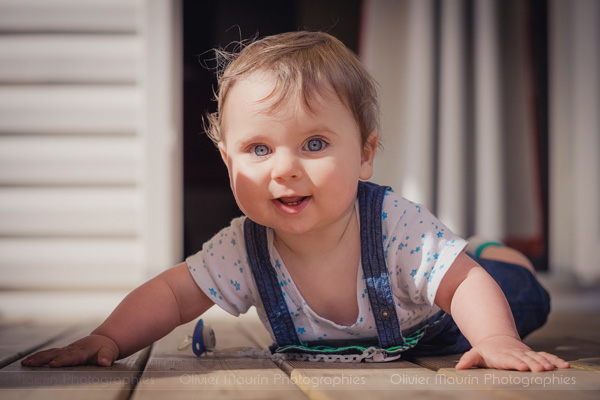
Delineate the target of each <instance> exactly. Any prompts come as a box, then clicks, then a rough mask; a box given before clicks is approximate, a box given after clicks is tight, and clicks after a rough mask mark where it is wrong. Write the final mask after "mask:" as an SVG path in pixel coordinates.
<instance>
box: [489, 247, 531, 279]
mask: <svg viewBox="0 0 600 400" xmlns="http://www.w3.org/2000/svg"><path fill="white" fill-rule="evenodd" d="M480 257H481V258H487V259H490V260H497V261H503V262H508V263H511V264H516V265H520V266H522V267H524V268H527V269H528V270H529V271H531V273H532V274H533V275H535V268H534V267H533V264H532V263H531V261H529V259H528V258H527V257H526V256H525V254H523V253H521V252H520V251H518V250H515V249H512V248H510V247H506V246H487V247H486V248H484V249H483V250H482V251H481V253H480Z"/></svg>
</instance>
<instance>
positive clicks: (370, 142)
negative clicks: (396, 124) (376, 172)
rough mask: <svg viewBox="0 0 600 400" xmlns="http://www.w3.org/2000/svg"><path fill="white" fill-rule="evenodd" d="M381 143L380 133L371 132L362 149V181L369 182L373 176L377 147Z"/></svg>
mask: <svg viewBox="0 0 600 400" xmlns="http://www.w3.org/2000/svg"><path fill="white" fill-rule="evenodd" d="M378 143H379V133H378V132H377V131H373V132H371V134H370V135H369V137H368V139H367V141H366V142H365V144H364V146H363V149H362V158H361V165H360V179H362V180H367V179H369V178H371V176H372V175H373V160H374V159H375V153H377V145H378Z"/></svg>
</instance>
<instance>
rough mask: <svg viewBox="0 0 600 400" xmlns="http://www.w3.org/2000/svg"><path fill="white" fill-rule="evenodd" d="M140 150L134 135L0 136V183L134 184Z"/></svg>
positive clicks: (136, 178)
mask: <svg viewBox="0 0 600 400" xmlns="http://www.w3.org/2000/svg"><path fill="white" fill-rule="evenodd" d="M82 133H85V132H82ZM139 153H140V143H139V141H138V140H137V139H136V138H135V137H133V136H131V137H129V136H125V137H111V136H103V137H85V136H84V137H81V136H62V137H61V136H58V137H45V136H1V137H0V184H3V185H20V186H22V185H43V186H47V185H63V186H64V185H86V186H90V185H119V186H124V185H134V184H136V182H137V180H138V178H139V176H138V169H139Z"/></svg>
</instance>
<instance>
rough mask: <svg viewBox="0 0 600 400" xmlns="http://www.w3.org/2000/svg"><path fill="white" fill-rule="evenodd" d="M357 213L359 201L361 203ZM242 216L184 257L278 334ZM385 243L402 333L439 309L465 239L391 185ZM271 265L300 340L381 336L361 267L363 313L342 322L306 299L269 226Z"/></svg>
mask: <svg viewBox="0 0 600 400" xmlns="http://www.w3.org/2000/svg"><path fill="white" fill-rule="evenodd" d="M355 207H356V211H357V215H359V213H358V201H357V202H356V205H355ZM245 219H246V217H239V218H236V219H234V220H233V221H232V222H231V225H230V226H229V227H227V228H225V229H223V230H222V231H221V232H219V233H218V234H216V235H215V236H214V237H213V238H212V239H211V240H209V241H208V242H206V243H205V244H204V245H203V247H202V250H201V251H199V252H198V253H196V254H195V255H193V256H191V257H188V258H187V260H186V261H187V264H188V268H189V270H190V272H191V274H192V276H193V278H194V280H195V281H196V283H197V284H198V286H199V287H200V288H201V289H202V290H203V291H204V293H206V295H207V296H208V297H209V298H210V299H211V300H213V301H214V302H215V303H216V304H217V305H218V306H219V307H221V308H223V309H224V310H225V311H227V312H229V313H231V314H233V315H235V316H237V315H239V314H240V313H245V312H246V311H248V309H249V308H250V307H251V306H256V308H257V311H258V315H259V317H260V319H261V321H262V322H263V324H264V325H265V327H266V328H267V330H268V331H269V332H270V333H271V336H272V337H273V334H272V331H271V327H270V324H269V322H268V318H267V316H266V314H265V311H264V308H263V305H262V302H261V299H260V294H259V293H258V291H257V288H256V284H255V283H254V278H253V276H252V272H251V270H250V266H249V264H248V259H247V254H246V245H245V241H244V221H245ZM382 231H383V232H382V234H383V248H384V254H385V257H386V263H387V266H388V271H389V277H390V281H391V286H392V293H393V295H394V300H395V304H396V313H397V315H398V319H399V322H400V327H401V329H402V332H403V335H404V336H407V335H408V334H410V333H412V331H414V330H415V329H417V328H419V327H420V326H422V325H423V324H424V323H425V322H426V321H427V320H428V319H429V318H430V317H431V316H433V315H434V314H435V313H436V312H438V311H439V310H440V309H439V307H437V306H436V305H435V304H434V303H433V301H434V299H435V295H436V292H437V289H438V287H439V284H440V282H441V280H442V278H443V277H444V275H445V273H446V271H448V269H449V268H450V266H451V265H452V263H453V262H454V260H455V259H456V257H457V256H458V254H459V253H460V252H461V251H462V250H463V248H464V247H465V246H466V244H467V243H466V241H465V240H463V239H461V238H459V237H457V236H455V235H454V234H453V233H452V232H451V231H450V230H449V229H448V228H447V227H446V226H444V225H443V224H442V223H441V222H440V221H439V220H437V218H435V217H434V216H433V215H432V214H431V213H430V212H429V211H428V210H427V209H426V208H425V207H423V206H420V205H417V204H414V203H412V202H410V201H408V200H406V199H404V198H403V197H401V196H399V195H397V194H395V193H393V192H391V191H388V192H386V196H385V198H384V202H383V212H382ZM267 239H268V244H269V253H270V256H271V265H272V266H273V267H274V268H275V271H276V273H277V279H278V282H279V284H280V287H281V289H282V291H283V294H284V298H285V300H286V303H287V306H288V309H289V311H290V315H291V316H292V320H293V322H294V325H295V327H296V330H297V334H298V338H299V339H300V340H301V341H303V342H307V341H316V340H337V339H349V338H352V337H361V338H372V337H376V336H377V328H376V326H375V320H374V319H373V315H372V313H371V306H370V303H369V299H368V295H367V289H366V285H365V280H364V277H363V271H362V266H359V268H358V274H357V277H356V279H357V293H356V296H357V299H358V309H359V312H358V319H357V321H356V322H355V323H354V324H353V325H350V326H341V325H338V324H336V323H335V322H332V321H330V320H327V319H324V318H321V317H320V316H319V315H317V314H316V313H315V312H314V311H313V310H312V309H311V308H310V307H309V306H308V305H307V304H306V302H305V301H304V299H303V298H302V294H301V293H300V292H299V291H298V289H297V288H296V286H295V285H294V282H293V280H292V279H291V276H290V274H289V272H288V270H287V269H286V267H285V264H284V263H283V260H282V259H281V257H280V256H279V253H278V252H277V249H276V248H275V246H274V245H273V230H272V229H267Z"/></svg>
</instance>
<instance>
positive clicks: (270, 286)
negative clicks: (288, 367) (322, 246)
mask: <svg viewBox="0 0 600 400" xmlns="http://www.w3.org/2000/svg"><path fill="white" fill-rule="evenodd" d="M244 238H245V241H246V249H247V252H248V262H249V263H250V269H251V270H252V275H253V276H254V281H255V282H256V287H257V289H258V293H259V294H260V298H261V300H262V303H263V306H264V308H265V312H266V314H267V317H268V318H269V323H270V324H271V329H272V330H273V334H274V335H275V340H276V341H277V345H278V346H280V347H281V346H288V345H300V344H301V342H300V340H299V339H298V335H297V334H296V328H295V327H294V322H293V321H292V317H291V316H290V312H289V310H288V307H287V304H286V303H285V299H284V297H283V293H282V291H281V288H280V287H279V281H278V280H277V274H276V272H275V269H274V268H273V266H272V264H271V256H270V254H269V244H268V241H267V231H266V228H265V227H264V226H262V225H259V224H257V223H255V222H253V221H251V220H250V218H246V221H245V222H244Z"/></svg>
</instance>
